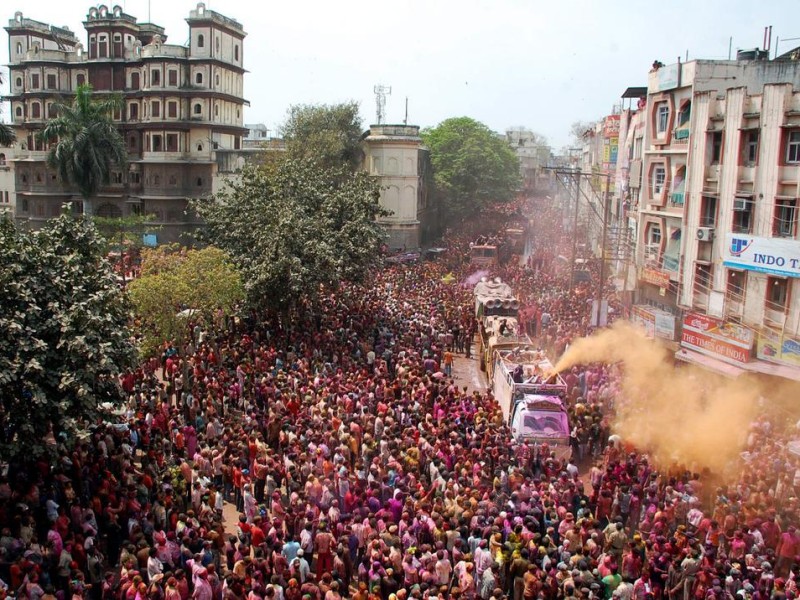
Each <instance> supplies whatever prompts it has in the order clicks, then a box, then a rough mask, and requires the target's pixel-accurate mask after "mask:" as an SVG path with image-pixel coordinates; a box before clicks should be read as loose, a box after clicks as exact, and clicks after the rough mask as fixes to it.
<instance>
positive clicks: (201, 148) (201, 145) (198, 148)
mask: <svg viewBox="0 0 800 600" xmlns="http://www.w3.org/2000/svg"><path fill="white" fill-rule="evenodd" d="M197 151H198V152H202V151H203V144H197Z"/></svg>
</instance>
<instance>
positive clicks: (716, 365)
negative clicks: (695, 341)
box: [675, 348, 747, 379]
mask: <svg viewBox="0 0 800 600" xmlns="http://www.w3.org/2000/svg"><path fill="white" fill-rule="evenodd" d="M675 358H677V359H678V360H682V361H683V362H687V363H690V364H693V365H697V366H698V367H703V368H704V369H708V370H709V371H714V372H715V373H719V374H720V375H724V376H725V377H730V378H731V379H736V378H737V377H739V375H742V374H743V373H747V370H746V369H742V368H741V367H737V366H736V365H732V364H730V363H726V362H725V361H722V360H719V359H716V358H713V357H711V356H706V355H705V354H701V353H700V352H695V351H693V350H688V349H686V348H681V349H680V350H678V351H677V352H676V353H675Z"/></svg>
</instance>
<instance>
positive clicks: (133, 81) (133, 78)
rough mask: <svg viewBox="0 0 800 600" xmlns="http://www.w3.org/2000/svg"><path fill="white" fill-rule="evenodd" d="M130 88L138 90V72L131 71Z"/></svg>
mask: <svg viewBox="0 0 800 600" xmlns="http://www.w3.org/2000/svg"><path fill="white" fill-rule="evenodd" d="M131 89H132V90H138V89H139V73H138V72H133V73H131Z"/></svg>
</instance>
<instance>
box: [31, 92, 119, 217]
mask: <svg viewBox="0 0 800 600" xmlns="http://www.w3.org/2000/svg"><path fill="white" fill-rule="evenodd" d="M121 108H122V100H121V99H120V98H119V97H118V96H112V97H109V98H105V99H103V100H94V99H93V98H92V87H91V86H90V85H79V86H78V88H77V90H76V91H75V99H74V100H73V101H72V103H71V104H66V103H61V102H59V103H56V104H54V105H53V109H54V110H55V114H56V116H55V118H52V119H50V120H49V121H48V122H47V124H46V125H45V126H44V129H42V131H40V132H39V134H38V135H39V139H41V140H43V141H45V142H50V141H55V146H53V147H52V148H51V149H50V153H49V155H48V156H47V162H48V164H49V165H50V166H51V167H53V168H54V169H57V170H58V173H59V175H61V179H62V180H63V181H64V182H69V183H72V184H73V185H75V186H77V188H78V190H79V191H80V193H81V196H83V207H84V214H86V215H91V214H92V210H91V205H90V203H89V202H90V199H91V198H92V197H93V196H94V195H95V194H96V193H97V190H98V189H99V188H100V186H101V185H104V184H107V183H108V182H109V180H110V178H111V169H112V167H113V166H114V165H117V166H120V167H121V166H124V165H125V162H126V161H127V152H126V151H125V142H124V141H123V139H122V136H121V135H120V133H119V130H117V126H116V125H115V124H114V121H113V119H112V115H113V113H114V111H115V110H120V109H121Z"/></svg>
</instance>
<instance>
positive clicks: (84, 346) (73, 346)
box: [0, 214, 136, 458]
mask: <svg viewBox="0 0 800 600" xmlns="http://www.w3.org/2000/svg"><path fill="white" fill-rule="evenodd" d="M103 249H104V240H103V239H102V237H101V236H100V235H99V234H98V232H97V229H96V228H95V227H94V225H93V224H92V223H91V222H90V221H87V220H85V219H83V218H79V219H74V218H72V217H69V216H67V215H66V214H64V215H62V216H61V217H59V218H57V219H54V220H53V221H51V222H49V223H48V224H47V225H46V226H45V227H44V228H43V229H41V230H39V231H35V232H31V231H21V230H18V229H16V227H15V226H14V225H13V223H12V222H11V220H10V219H8V218H7V219H4V220H2V222H0V305H2V306H3V310H2V312H0V399H2V400H1V401H0V455H2V456H4V457H11V458H25V457H35V456H39V455H41V454H43V453H44V452H45V451H46V449H47V447H46V445H45V444H43V440H45V439H46V438H51V436H52V435H58V434H59V433H61V432H65V433H67V434H70V433H74V432H76V431H77V430H78V429H80V428H81V427H82V426H84V425H85V424H87V423H91V422H92V421H95V420H96V419H97V418H98V417H99V416H100V415H101V414H102V411H101V409H100V408H99V404H100V403H103V402H111V403H119V402H121V401H122V399H123V397H122V391H121V389H120V387H119V382H118V376H119V374H120V373H121V372H123V371H124V370H125V369H127V368H130V367H132V366H133V365H134V364H135V358H136V353H135V349H134V346H133V344H132V343H131V341H130V340H131V332H130V330H129V329H128V322H129V319H130V310H129V304H128V302H127V301H126V298H125V296H124V293H123V291H122V290H121V289H120V288H119V286H118V285H117V283H116V281H115V279H114V274H113V272H112V270H111V267H110V265H109V264H108V262H107V260H106V259H105V257H104V253H103Z"/></svg>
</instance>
